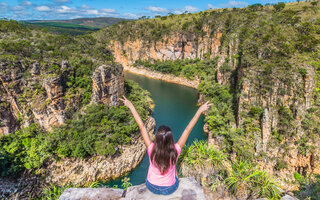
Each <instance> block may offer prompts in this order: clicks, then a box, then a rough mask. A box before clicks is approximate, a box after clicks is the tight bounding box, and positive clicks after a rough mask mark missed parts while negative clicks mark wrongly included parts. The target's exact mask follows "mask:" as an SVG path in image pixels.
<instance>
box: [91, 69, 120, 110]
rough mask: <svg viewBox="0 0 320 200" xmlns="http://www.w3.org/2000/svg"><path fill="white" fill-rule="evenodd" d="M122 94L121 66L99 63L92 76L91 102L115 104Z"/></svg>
mask: <svg viewBox="0 0 320 200" xmlns="http://www.w3.org/2000/svg"><path fill="white" fill-rule="evenodd" d="M123 94H124V75H123V68H122V67H120V66H119V67H114V66H111V65H108V66H107V65H101V66H100V67H98V68H97V69H96V70H95V71H94V73H93V76H92V97H91V103H103V104H105V105H109V106H111V105H113V106H114V105H116V104H117V103H118V101H119V97H121V96H122V95H123Z"/></svg>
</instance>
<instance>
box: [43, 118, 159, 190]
mask: <svg viewBox="0 0 320 200" xmlns="http://www.w3.org/2000/svg"><path fill="white" fill-rule="evenodd" d="M145 125H146V128H147V131H148V133H149V136H150V137H151V138H153V137H154V134H153V132H154V128H155V120H154V119H153V118H152V117H149V118H148V119H147V120H146V122H145ZM118 152H121V154H120V155H114V156H109V157H105V156H93V157H90V158H88V159H77V158H62V159H61V160H59V161H53V160H52V161H50V162H48V163H47V165H46V168H45V177H46V179H45V182H47V183H54V184H56V185H64V184H66V183H73V184H77V185H85V184H86V183H91V182H94V181H98V180H107V179H110V178H116V177H119V176H121V175H122V174H124V173H126V172H129V171H131V170H132V169H133V168H135V167H136V166H137V165H138V164H139V163H140V162H141V160H142V159H143V156H144V155H145V153H146V146H145V144H144V141H143V138H142V137H141V134H138V135H137V136H136V138H132V143H131V144H130V145H125V146H121V147H119V149H118Z"/></svg>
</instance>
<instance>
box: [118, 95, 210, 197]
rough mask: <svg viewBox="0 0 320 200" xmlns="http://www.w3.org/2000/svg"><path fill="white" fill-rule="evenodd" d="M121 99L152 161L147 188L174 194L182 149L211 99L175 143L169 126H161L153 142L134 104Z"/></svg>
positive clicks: (158, 192) (200, 109)
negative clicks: (177, 166)
mask: <svg viewBox="0 0 320 200" xmlns="http://www.w3.org/2000/svg"><path fill="white" fill-rule="evenodd" d="M120 100H121V101H123V103H124V105H125V106H127V107H128V108H129V109H130V111H131V113H132V114H133V117H134V119H135V120H136V122H137V124H138V126H139V128H140V131H141V134H142V137H143V140H144V143H145V145H146V146H147V152H148V155H149V162H150V165H149V169H148V176H147V179H146V186H147V188H148V189H149V190H150V191H151V192H153V193H155V194H162V195H169V194H172V193H173V192H175V191H176V190H177V189H178V186H179V181H178V177H177V172H176V165H175V164H176V162H177V160H178V157H179V155H180V152H181V149H182V148H183V146H184V144H185V143H186V141H187V139H188V137H189V134H190V132H191V130H192V129H193V127H194V125H195V124H196V123H197V121H198V119H199V117H200V115H201V113H202V112H204V111H206V110H208V109H209V107H210V106H211V105H212V104H209V101H207V102H206V103H205V104H203V105H202V106H201V107H200V108H199V109H198V111H197V112H196V114H195V115H194V117H193V118H192V120H191V121H190V123H189V124H188V126H187V128H186V129H185V130H184V131H183V133H182V135H181V137H180V139H179V141H178V142H177V143H176V144H175V143H174V140H173V135H172V131H171V129H170V128H169V127H168V126H160V127H159V128H158V130H157V132H156V135H155V141H154V142H151V140H150V138H149V135H148V133H147V129H146V127H145V126H144V124H143V122H142V120H141V118H140V116H139V114H138V113H137V111H136V109H135V107H134V106H133V104H132V103H131V102H130V101H129V100H128V99H127V98H126V97H125V96H123V99H121V98H120Z"/></svg>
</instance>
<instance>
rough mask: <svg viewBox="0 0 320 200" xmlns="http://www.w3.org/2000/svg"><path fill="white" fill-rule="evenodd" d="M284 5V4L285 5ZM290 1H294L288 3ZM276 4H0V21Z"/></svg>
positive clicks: (121, 0)
mask: <svg viewBox="0 0 320 200" xmlns="http://www.w3.org/2000/svg"><path fill="white" fill-rule="evenodd" d="M289 1H290V0H289ZM289 1H284V2H289ZM291 1H294V0H291ZM277 2H279V1H278V0H239V1H237V0H227V1H222V0H160V1H155V0H135V1H129V0H112V1H110V0H0V18H8V19H15V20H52V19H74V18H82V17H120V18H131V19H137V18H139V17H142V16H150V17H154V16H155V15H161V16H163V15H168V13H174V14H181V13H183V12H190V13H194V12H199V11H203V10H208V9H212V8H213V9H214V8H233V7H246V6H248V5H252V4H255V3H261V4H263V5H264V4H266V3H277Z"/></svg>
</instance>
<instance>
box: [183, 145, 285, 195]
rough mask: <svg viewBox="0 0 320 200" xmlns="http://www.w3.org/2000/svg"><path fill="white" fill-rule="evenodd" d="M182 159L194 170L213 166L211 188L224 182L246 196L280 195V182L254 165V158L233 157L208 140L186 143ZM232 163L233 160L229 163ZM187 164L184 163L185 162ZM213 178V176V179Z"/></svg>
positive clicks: (230, 189) (210, 177) (229, 187)
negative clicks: (250, 159) (237, 158)
mask: <svg viewBox="0 0 320 200" xmlns="http://www.w3.org/2000/svg"><path fill="white" fill-rule="evenodd" d="M179 162H180V163H183V164H184V165H186V166H189V167H191V168H192V170H199V169H204V170H207V172H208V170H209V169H211V168H212V167H214V169H215V170H214V171H215V173H214V174H211V175H209V177H207V179H208V180H209V181H208V183H207V184H209V187H211V190H212V192H215V190H216V188H217V187H218V186H219V185H221V184H225V185H226V187H227V188H228V189H229V191H230V192H231V193H232V194H234V195H236V196H242V197H244V198H248V197H251V198H268V199H280V194H281V192H280V190H279V187H278V185H277V183H276V182H275V181H274V180H273V178H272V177H271V176H270V175H268V174H267V173H266V172H265V171H261V170H259V169H258V168H257V167H253V163H252V162H251V161H246V160H241V159H240V160H235V161H230V160H229V159H228V156H226V154H224V153H223V152H222V151H220V150H217V149H215V148H214V147H212V146H208V144H207V143H206V142H205V141H200V142H198V141H196V142H194V143H193V144H192V145H190V146H188V147H186V148H185V149H184V150H183V152H182V153H181V156H180V157H179ZM230 163H231V164H230ZM184 167H185V166H184ZM210 180H214V181H213V182H210Z"/></svg>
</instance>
